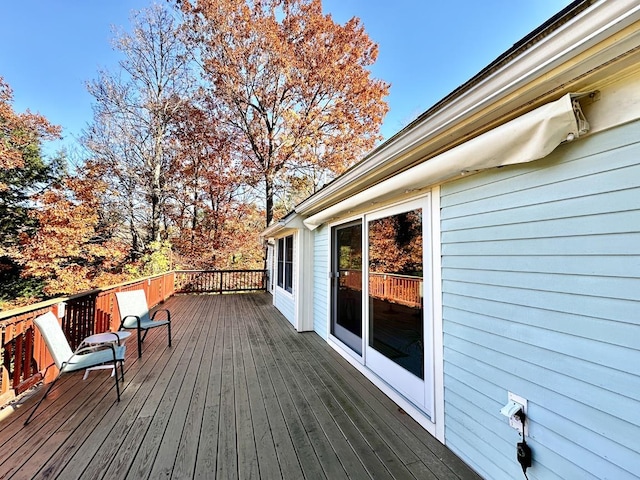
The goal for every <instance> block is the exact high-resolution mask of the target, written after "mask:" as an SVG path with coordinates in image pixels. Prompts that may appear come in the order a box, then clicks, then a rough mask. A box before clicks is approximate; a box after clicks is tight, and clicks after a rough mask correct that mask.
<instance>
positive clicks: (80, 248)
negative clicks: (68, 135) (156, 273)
mask: <svg viewBox="0 0 640 480" xmlns="http://www.w3.org/2000/svg"><path fill="white" fill-rule="evenodd" d="M95 169H96V167H95V166H93V165H92V164H91V163H88V164H87V165H85V173H84V174H83V175H81V176H77V175H76V176H67V177H66V178H64V179H63V180H61V181H60V182H59V183H58V184H57V185H52V186H51V187H50V188H48V189H47V190H45V191H43V192H42V193H40V194H39V195H37V196H36V197H35V198H34V201H35V202H37V203H38V207H39V208H37V209H34V210H33V211H32V212H31V213H30V215H31V216H32V217H33V218H34V219H35V220H36V221H37V224H38V228H37V230H36V232H35V233H34V234H32V235H29V234H27V233H23V234H22V235H21V248H20V253H19V255H18V258H19V259H20V260H21V262H22V264H23V265H24V273H25V274H26V275H29V276H31V277H35V278H40V279H42V280H44V281H45V287H44V294H45V295H47V296H52V295H61V294H72V293H76V292H79V291H82V290H87V289H90V288H95V287H98V286H103V285H109V284H114V283H118V282H121V281H124V280H125V279H126V278H127V277H126V275H124V274H122V273H121V272H122V264H123V263H124V260H125V259H126V256H127V253H128V245H127V244H126V243H123V242H122V241H120V240H118V239H117V238H114V237H113V225H110V224H108V223H107V222H105V221H104V220H105V219H104V218H103V217H102V215H101V208H100V194H101V193H102V192H103V191H104V190H105V189H106V186H105V184H104V182H102V181H100V180H99V179H98V178H97V176H96V175H95Z"/></svg>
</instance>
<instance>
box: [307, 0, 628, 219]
mask: <svg viewBox="0 0 640 480" xmlns="http://www.w3.org/2000/svg"><path fill="white" fill-rule="evenodd" d="M639 20H640V5H638V2H637V0H616V1H615V2H611V1H607V0H601V1H600V2H597V3H595V4H594V5H592V6H591V7H590V8H588V9H587V10H586V11H584V12H582V13H580V14H578V15H577V16H576V17H575V18H573V19H571V20H570V21H568V22H567V23H565V24H564V25H562V26H561V27H559V28H557V29H556V30H553V31H552V32H550V34H549V36H548V37H546V38H544V39H542V40H541V41H540V42H538V43H536V44H534V45H533V46H532V47H531V48H530V49H528V50H527V51H525V52H524V53H522V54H521V55H519V56H518V57H516V58H514V59H513V60H512V61H511V62H509V63H508V64H507V65H505V66H504V67H502V68H500V69H498V70H497V71H495V72H493V73H491V74H489V75H488V76H486V77H485V78H483V79H481V80H480V81H477V83H475V84H474V85H472V86H471V87H470V88H468V89H466V90H464V86H463V87H462V92H461V93H460V94H458V95H457V96H456V97H455V98H453V99H452V100H451V101H450V102H448V103H446V104H445V105H443V106H442V107H441V108H440V109H439V110H437V111H435V112H434V113H433V114H431V115H430V116H429V117H427V118H424V119H422V120H418V121H416V122H414V124H413V125H410V126H409V127H407V128H405V129H404V130H403V131H401V132H400V133H398V134H397V135H395V136H394V137H392V138H391V139H390V140H389V141H387V142H385V143H384V144H382V145H381V146H380V147H378V148H377V149H376V150H374V151H373V152H372V153H371V154H369V155H368V156H367V157H365V159H364V160H363V161H362V162H361V163H360V164H358V165H356V166H355V167H354V168H352V169H351V170H349V171H347V172H346V173H344V174H343V175H342V176H340V177H338V178H337V179H336V180H334V181H333V182H332V183H331V184H329V185H327V186H326V187H325V188H323V189H322V190H320V191H319V192H318V193H316V194H315V195H313V196H311V197H309V198H307V199H306V200H304V201H303V202H301V203H300V204H299V205H298V206H297V207H296V208H295V211H296V212H297V213H300V214H303V215H312V214H314V213H316V212H317V211H319V210H321V209H322V208H326V207H327V206H329V205H331V204H333V203H336V202H338V201H340V200H341V199H343V198H345V197H346V196H349V195H353V194H355V193H357V192H359V191H362V190H363V189H365V188H367V187H368V186H370V185H372V184H375V183H376V182H378V181H381V180H383V179H385V178H387V177H388V176H389V175H391V174H393V173H394V171H399V170H403V169H405V168H408V167H409V166H411V165H413V164H415V163H417V162H418V161H420V160H422V159H424V158H426V157H428V156H430V155H431V154H435V153H436V152H437V151H438V150H439V149H441V148H443V147H445V145H446V144H447V143H449V144H455V143H459V141H458V142H456V138H457V137H458V138H459V137H460V136H464V135H465V132H467V133H468V132H476V133H475V134H476V135H478V134H481V133H483V131H486V128H484V129H483V125H486V124H487V123H489V122H493V123H494V124H493V125H492V126H491V128H493V127H495V126H496V125H499V124H500V120H501V121H503V122H506V121H508V120H510V119H512V118H514V117H515V116H517V115H520V114H522V113H525V112H526V109H527V108H528V109H533V108H535V107H537V106H539V105H540V104H542V103H543V102H544V101H546V100H547V98H541V94H540V83H541V82H542V83H544V84H546V86H547V88H549V87H548V85H549V84H550V83H552V82H549V78H548V77H547V74H548V73H549V72H551V71H555V74H556V75H558V76H560V75H561V73H562V72H561V71H559V70H561V69H562V65H567V68H571V70H572V74H573V75H574V77H573V78H576V77H577V76H579V75H580V74H584V73H586V72H588V71H589V69H593V68H594V65H593V63H594V61H593V60H594V59H593V58H592V59H591V61H589V59H585V60H584V61H583V62H582V63H581V64H578V65H576V64H575V63H572V62H570V60H571V59H572V58H577V57H579V56H580V54H582V53H584V52H586V51H587V50H589V49H590V48H593V47H596V46H597V45H598V43H600V42H603V41H604V40H605V39H607V38H611V37H612V36H613V35H615V34H616V33H618V32H620V31H622V30H624V29H625V28H627V27H629V26H630V25H632V24H634V23H635V22H638V21H639ZM615 45H616V43H615V42H614V44H613V46H610V47H609V48H607V49H605V50H604V51H603V52H602V54H601V55H598V56H597V62H598V64H599V65H602V64H604V63H605V62H606V61H608V60H611V59H613V58H615V57H616V55H619V54H621V53H624V52H623V49H624V48H626V46H625V45H619V46H618V48H616V46H615ZM581 70H582V71H581ZM472 82H473V79H472V80H471V81H470V82H468V83H472ZM553 84H554V85H557V84H556V83H553ZM516 92H517V95H516ZM509 97H512V99H513V100H512V101H511V102H504V100H505V99H508V98H509ZM533 102H537V103H533ZM518 106H519V108H520V110H519V111H516V110H517V109H518ZM505 115H508V116H505ZM502 117H504V118H502ZM465 122H466V124H465ZM461 127H464V129H463V130H460V131H456V130H457V129H461ZM469 138H472V137H467V138H465V140H468V139H469ZM434 139H436V140H438V142H437V143H430V142H432V141H434Z"/></svg>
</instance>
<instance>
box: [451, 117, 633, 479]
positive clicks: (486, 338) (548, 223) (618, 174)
mask: <svg viewBox="0 0 640 480" xmlns="http://www.w3.org/2000/svg"><path fill="white" fill-rule="evenodd" d="M441 219H442V220H441V231H442V234H441V236H442V277H443V278H442V287H443V298H442V300H443V329H444V339H443V342H444V389H445V399H444V400H445V442H446V445H447V446H448V447H449V448H451V449H452V450H453V451H455V452H456V453H457V454H458V455H460V456H461V457H462V458H463V459H464V460H465V461H466V462H467V463H469V464H470V465H471V466H472V467H473V468H475V469H476V470H477V471H478V472H479V473H480V474H481V475H483V476H484V477H486V478H492V479H513V478H520V476H521V475H522V473H521V470H520V466H519V465H518V464H517V463H516V461H515V456H516V448H515V446H516V442H518V441H520V437H519V436H518V432H517V431H516V430H514V429H512V428H511V427H509V425H508V422H507V419H506V418H505V417H503V416H501V415H500V413H499V411H500V408H501V407H502V406H503V405H505V404H506V403H507V394H508V392H513V393H515V394H517V395H519V396H521V397H524V398H525V399H527V400H528V417H529V419H530V424H529V438H528V443H529V445H530V446H531V449H532V451H533V455H534V465H533V467H532V469H530V470H529V473H530V477H529V478H545V479H552V478H580V479H588V478H615V479H625V478H638V475H640V472H639V471H638V468H639V466H640V442H638V438H640V416H639V415H638V412H640V343H639V342H638V338H639V337H638V333H639V332H640V316H639V315H638V312H640V121H637V120H636V121H635V122H631V123H627V124H625V125H622V126H618V127H616V128H612V129H609V130H605V131H601V132H599V133H596V134H594V135H590V136H588V137H586V138H584V139H581V140H578V141H576V142H574V143H570V144H566V145H562V146H560V147H559V148H558V149H556V151H555V152H554V153H552V154H551V155H550V156H549V157H547V158H545V159H544V160H540V161H538V162H533V163H531V164H525V165H518V166H511V167H505V168H502V169H494V170H490V171H487V172H484V173H480V174H477V175H473V176H470V177H466V178H464V179H461V180H457V181H455V182H450V183H447V184H445V185H443V186H442V187H441Z"/></svg>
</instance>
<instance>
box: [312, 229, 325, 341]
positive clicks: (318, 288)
mask: <svg viewBox="0 0 640 480" xmlns="http://www.w3.org/2000/svg"><path fill="white" fill-rule="evenodd" d="M328 232H329V229H328V228H327V227H326V225H325V226H323V227H321V228H318V229H316V230H314V232H313V234H314V250H313V254H314V272H313V284H314V292H313V329H314V331H315V332H316V333H317V334H318V335H320V337H321V338H323V339H325V340H326V339H327V323H328V321H329V312H328V311H327V307H328V302H329V292H328V290H327V289H328V288H329V282H328V280H327V279H328V275H329V270H328V262H329V233H328Z"/></svg>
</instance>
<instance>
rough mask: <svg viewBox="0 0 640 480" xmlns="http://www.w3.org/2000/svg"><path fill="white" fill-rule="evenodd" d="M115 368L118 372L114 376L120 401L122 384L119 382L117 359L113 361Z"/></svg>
mask: <svg viewBox="0 0 640 480" xmlns="http://www.w3.org/2000/svg"><path fill="white" fill-rule="evenodd" d="M113 369H114V370H115V372H116V374H115V375H114V378H115V379H116V395H117V396H118V401H120V385H119V384H118V361H117V360H114V361H113Z"/></svg>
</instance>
